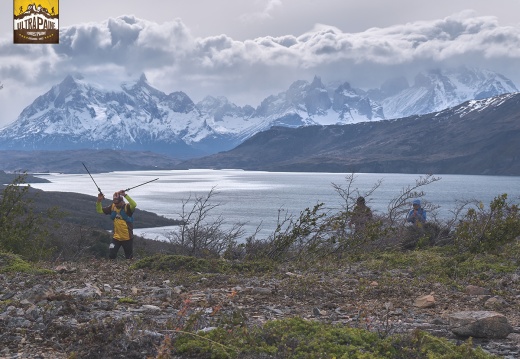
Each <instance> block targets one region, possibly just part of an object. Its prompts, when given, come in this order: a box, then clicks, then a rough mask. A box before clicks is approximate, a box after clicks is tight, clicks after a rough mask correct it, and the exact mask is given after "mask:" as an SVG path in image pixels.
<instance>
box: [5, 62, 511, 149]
mask: <svg viewBox="0 0 520 359" xmlns="http://www.w3.org/2000/svg"><path fill="white" fill-rule="evenodd" d="M98 80H100V81H102V80H103V79H98ZM105 82H106V81H105ZM99 85H100V83H98V82H89V81H87V80H85V79H83V78H82V77H81V76H80V75H79V76H78V75H74V76H72V75H70V76H67V77H65V78H64V79H63V80H62V81H61V82H60V83H59V84H57V85H55V86H53V87H52V89H51V90H50V91H48V92H47V93H45V94H44V95H42V96H40V97H38V98H37V99H36V100H35V101H34V102H33V104H31V105H30V106H28V107H26V108H25V109H24V111H23V112H22V113H21V115H20V116H19V118H18V119H17V120H16V121H15V122H14V123H13V124H12V125H10V126H7V127H4V128H3V129H2V130H0V149H1V148H4V149H5V148H16V147H17V146H21V147H23V148H28V147H31V148H35V149H36V148H39V149H52V148H60V149H63V148H78V146H81V147H87V148H88V147H90V148H92V147H95V148H103V147H109V148H118V149H138V148H139V149H146V150H151V151H158V152H163V153H164V152H166V153H176V154H178V151H182V153H183V154H187V153H188V152H189V153H191V154H192V155H193V153H198V152H197V151H200V150H203V151H205V152H206V153H214V152H216V151H223V150H229V149H231V148H233V147H234V146H236V145H238V144H239V143H241V141H243V140H245V139H247V138H249V137H251V136H252V135H254V134H255V133H258V132H259V131H263V130H266V129H269V128H270V127H272V126H285V127H299V126H306V125H335V124H351V123H358V122H368V121H379V120H384V119H393V118H400V117H406V116H409V115H418V114H424V113H428V112H437V111H440V110H443V109H445V108H447V107H452V106H454V105H458V104H460V103H462V102H464V101H467V100H474V99H478V98H483V97H490V96H496V95H500V94H503V93H508V92H517V91H518V90H516V87H515V86H514V84H513V83H512V82H511V81H510V80H508V79H507V78H505V77H503V76H501V75H499V74H496V73H494V72H492V71H479V70H478V69H471V68H460V69H453V70H449V71H448V70H431V71H425V72H423V73H421V74H418V75H417V76H416V78H415V82H413V85H412V86H410V85H409V84H408V82H407V80H406V79H405V78H398V79H396V80H392V81H389V82H386V83H385V84H383V86H382V87H381V88H380V89H376V90H369V91H364V90H361V89H358V88H355V87H354V86H352V85H351V84H350V83H349V82H347V81H343V82H340V81H337V82H335V83H334V85H331V84H328V85H327V86H324V84H323V82H322V80H321V78H320V77H319V76H317V75H316V76H314V78H313V79H312V81H311V82H308V81H306V80H297V81H294V82H293V83H292V84H291V85H290V86H289V88H288V89H287V90H286V91H284V92H280V93H279V94H278V95H271V96H268V97H267V98H265V99H264V100H263V101H262V102H261V104H260V106H258V107H257V108H256V109H254V108H253V107H251V106H248V105H246V106H244V107H240V106H237V105H235V104H234V103H232V102H230V101H229V100H228V99H227V98H226V97H224V96H207V97H205V98H204V99H203V100H202V101H200V102H199V103H197V104H195V103H194V102H193V101H192V100H191V98H190V97H189V96H188V95H187V94H186V93H184V92H182V91H174V92H171V93H170V94H168V95H167V94H165V93H164V92H162V91H160V90H158V89H156V88H154V87H153V86H152V85H151V84H150V83H149V82H148V80H147V78H146V75H145V74H141V76H140V77H139V78H138V79H137V80H135V81H133V82H127V83H123V84H121V85H120V87H114V86H115V85H117V84H113V83H112V84H110V87H106V86H99ZM109 88H111V90H109ZM136 147H137V148H136Z"/></svg>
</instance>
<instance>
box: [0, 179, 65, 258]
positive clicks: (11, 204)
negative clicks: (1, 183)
mask: <svg viewBox="0 0 520 359" xmlns="http://www.w3.org/2000/svg"><path fill="white" fill-rule="evenodd" d="M26 176H27V175H26V174H25V173H24V174H20V175H18V176H17V177H16V178H15V179H14V180H13V182H12V183H10V184H8V185H7V186H6V187H5V188H4V190H3V192H2V195H1V197H0V249H1V250H3V251H6V252H12V253H16V254H19V255H20V256H22V257H24V258H25V259H29V260H40V259H45V258H48V257H49V256H50V254H51V253H52V248H50V246H49V245H48V240H47V239H48V237H49V231H48V226H46V225H45V224H46V223H45V218H49V217H50V218H52V217H54V215H55V210H54V209H51V210H49V211H47V212H46V213H35V212H33V209H32V204H33V202H34V201H33V198H32V197H31V196H30V195H29V189H30V186H29V185H26V184H25V179H26Z"/></svg>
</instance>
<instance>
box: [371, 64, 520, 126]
mask: <svg viewBox="0 0 520 359" xmlns="http://www.w3.org/2000/svg"><path fill="white" fill-rule="evenodd" d="M401 85H402V83H401ZM375 92H376V93H377V90H375ZM512 92H518V89H517V88H516V87H515V85H514V84H513V83H512V82H511V81H510V80H509V79H507V78H505V77H504V76H502V75H500V74H497V73H495V72H492V71H488V70H480V69H471V68H467V67H460V68H457V69H451V70H444V71H441V70H432V71H428V72H425V73H420V74H418V75H417V76H416V77H415V80H414V84H413V85H412V86H410V87H405V88H402V89H401V90H400V91H398V92H397V93H395V94H392V95H390V96H387V97H384V98H381V97H382V96H381V94H379V98H381V104H382V106H383V108H384V114H385V117H386V118H387V119H392V118H401V117H407V116H411V115H423V114H426V113H431V112H438V111H441V110H443V109H445V108H448V107H453V106H456V105H458V104H461V103H463V102H465V101H469V100H473V99H482V98H487V97H492V96H497V95H501V94H504V93H512ZM375 97H377V95H376V96H375Z"/></svg>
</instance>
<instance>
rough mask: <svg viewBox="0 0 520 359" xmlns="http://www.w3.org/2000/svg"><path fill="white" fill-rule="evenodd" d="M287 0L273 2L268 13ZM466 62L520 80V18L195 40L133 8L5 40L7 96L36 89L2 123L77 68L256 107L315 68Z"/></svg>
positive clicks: (395, 70)
mask: <svg viewBox="0 0 520 359" xmlns="http://www.w3.org/2000/svg"><path fill="white" fill-rule="evenodd" d="M282 5H283V4H282V2H281V1H270V2H268V3H266V5H265V8H264V11H263V12H261V13H262V14H266V15H268V14H271V13H272V12H273V11H276V9H277V8H279V7H281V6H282ZM461 64H465V65H470V66H480V67H484V68H488V69H491V70H494V71H497V72H499V73H503V74H504V75H506V76H509V77H510V78H511V79H512V80H513V81H515V82H516V84H517V86H519V84H520V78H519V77H518V76H520V75H519V74H518V71H517V69H518V68H519V65H520V25H519V26H500V25H499V23H498V21H497V18H496V17H492V16H476V15H475V13H473V12H469V11H464V12H460V13H457V14H454V15H451V16H448V17H445V18H443V19H437V20H431V21H416V22H408V23H405V24H399V25H393V26H387V27H373V28H369V29H367V30H365V31H361V32H353V33H348V32H344V31H342V30H340V29H339V28H338V27H335V26H330V25H326V24H325V25H322V24H316V25H315V26H314V28H312V29H311V30H310V31H308V32H305V33H303V34H300V35H283V36H264V37H257V38H255V39H249V40H242V41H239V40H235V39H233V38H232V37H230V36H227V35H224V34H221V35H215V36H208V37H195V36H193V35H192V33H191V31H190V29H188V27H187V26H186V25H185V24H184V23H183V22H182V21H181V20H180V19H178V18H177V19H174V20H171V21H167V22H163V23H157V22H153V21H148V20H143V19H140V18H138V17H135V16H129V15H125V16H120V17H115V18H110V19H108V20H106V21H104V22H102V23H94V22H91V23H85V24H78V25H74V26H70V27H67V28H64V29H62V30H61V33H60V44H59V45H39V46H34V45H13V44H12V43H11V42H10V41H5V40H4V41H2V42H0V79H1V80H2V83H3V84H4V88H3V89H2V91H0V101H2V102H4V101H7V102H9V101H10V99H12V98H13V97H15V96H20V93H21V91H20V90H19V88H20V87H23V88H24V89H26V91H25V94H26V96H27V97H26V98H25V99H24V100H19V99H18V100H17V101H12V102H9V103H11V104H14V105H13V106H11V108H13V110H12V111H11V112H10V116H11V117H10V118H9V117H8V118H0V126H1V125H3V124H5V123H8V122H11V121H13V120H14V119H15V117H16V115H17V114H19V113H20V111H21V109H22V108H15V107H14V106H15V105H18V106H21V105H22V103H24V104H25V103H30V102H31V101H32V100H33V99H34V98H35V97H36V96H37V95H39V94H41V93H42V92H44V91H45V90H47V89H49V88H50V87H51V86H52V85H53V84H56V83H58V82H60V81H61V80H62V79H63V78H64V77H65V76H66V75H68V74H71V73H73V74H74V73H82V74H83V75H85V77H87V78H89V77H90V78H92V79H94V80H96V79H97V80H99V82H100V83H105V84H106V83H112V84H119V82H122V81H127V80H128V79H129V78H137V77H138V76H139V75H140V74H141V73H145V74H146V75H147V77H148V79H149V81H150V82H151V84H152V85H153V86H156V87H158V88H159V89H161V90H163V91H165V92H171V91H184V92H186V93H187V94H188V95H189V96H190V97H192V99H193V100H195V101H198V100H200V99H202V97H203V96H205V95H208V94H211V95H225V96H228V97H229V98H230V100H231V101H234V102H237V103H239V104H245V103H248V104H251V105H253V106H256V105H258V104H259V103H260V101H261V100H262V99H263V98H264V97H265V96H267V95H269V94H272V93H278V92H280V91H283V90H285V89H286V88H287V86H289V85H290V83H292V82H293V81H295V80H298V79H305V80H309V81H310V80H311V79H312V77H313V76H314V75H318V76H322V78H323V80H324V81H349V82H351V84H352V85H353V86H356V87H365V88H369V87H373V86H379V85H380V84H381V83H382V82H383V81H384V80H386V79H388V78H389V77H393V76H396V75H400V74H404V75H412V74H414V73H415V72H416V71H420V70H424V69H429V68H435V67H444V66H450V67H452V66H456V65H461ZM15 87H18V89H15ZM31 96H32V98H31ZM7 113H9V111H7Z"/></svg>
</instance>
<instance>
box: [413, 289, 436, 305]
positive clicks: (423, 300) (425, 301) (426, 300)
mask: <svg viewBox="0 0 520 359" xmlns="http://www.w3.org/2000/svg"><path fill="white" fill-rule="evenodd" d="M414 306H416V307H417V308H431V307H435V298H434V297H433V293H431V294H428V295H423V296H422V297H419V298H417V299H415V302H414Z"/></svg>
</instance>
